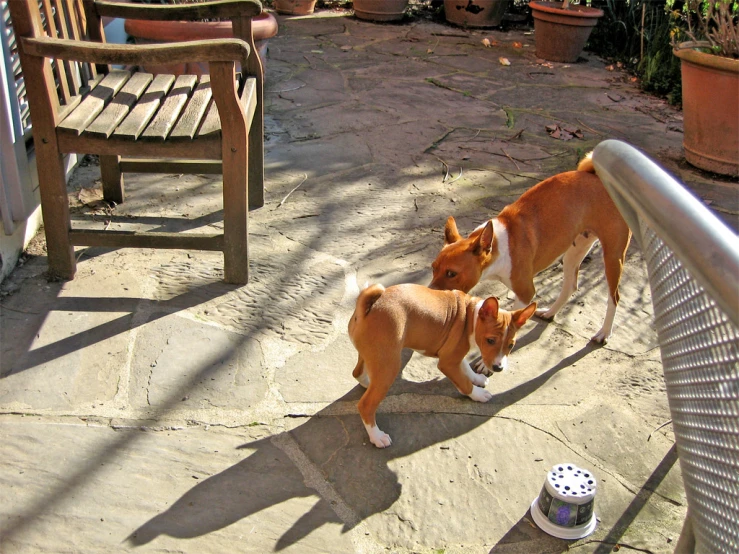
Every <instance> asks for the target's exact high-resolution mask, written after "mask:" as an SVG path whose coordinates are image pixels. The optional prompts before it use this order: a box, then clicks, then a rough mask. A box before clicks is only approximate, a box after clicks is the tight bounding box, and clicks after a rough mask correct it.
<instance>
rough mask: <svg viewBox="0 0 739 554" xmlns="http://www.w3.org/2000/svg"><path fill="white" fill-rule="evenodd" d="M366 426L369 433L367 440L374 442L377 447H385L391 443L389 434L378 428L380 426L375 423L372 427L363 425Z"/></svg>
mask: <svg viewBox="0 0 739 554" xmlns="http://www.w3.org/2000/svg"><path fill="white" fill-rule="evenodd" d="M365 427H366V428H367V434H368V435H369V440H370V442H371V443H372V444H374V445H375V446H376V447H377V448H387V447H388V446H390V445H391V444H393V441H392V440H391V439H390V435H388V434H387V433H385V432H383V431H381V430H380V428H379V427H378V426H377V425H375V426H374V427H369V426H367V425H365Z"/></svg>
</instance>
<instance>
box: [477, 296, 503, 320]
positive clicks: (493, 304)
mask: <svg viewBox="0 0 739 554" xmlns="http://www.w3.org/2000/svg"><path fill="white" fill-rule="evenodd" d="M498 307H499V306H498V299H497V298H495V296H491V297H490V298H486V299H485V302H483V303H482V306H480V312H479V313H478V315H479V317H480V319H482V320H486V319H498Z"/></svg>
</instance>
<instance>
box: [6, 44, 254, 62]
mask: <svg viewBox="0 0 739 554" xmlns="http://www.w3.org/2000/svg"><path fill="white" fill-rule="evenodd" d="M20 43H21V45H22V48H23V51H24V53H25V54H28V55H31V56H38V57H45V58H60V59H63V60H73V61H78V62H87V63H97V64H108V65H140V64H163V63H183V62H229V61H230V62H244V61H245V60H246V59H247V58H248V57H249V53H250V51H251V50H250V48H249V45H248V44H247V43H246V42H244V41H243V40H241V39H236V38H223V39H214V40H193V41H187V42H171V43H167V44H151V45H145V46H141V45H134V44H107V43H103V44H101V43H98V42H86V41H80V40H66V39H54V38H49V37H39V38H21V39H20Z"/></svg>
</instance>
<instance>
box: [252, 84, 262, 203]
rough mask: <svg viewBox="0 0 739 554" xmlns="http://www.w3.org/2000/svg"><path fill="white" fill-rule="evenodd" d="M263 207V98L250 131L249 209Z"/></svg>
mask: <svg viewBox="0 0 739 554" xmlns="http://www.w3.org/2000/svg"><path fill="white" fill-rule="evenodd" d="M258 96H259V95H258ZM262 206H264V108H263V107H262V100H261V98H258V103H257V109H256V111H255V112H254V118H253V119H252V123H251V128H250V129H249V209H256V208H261V207H262Z"/></svg>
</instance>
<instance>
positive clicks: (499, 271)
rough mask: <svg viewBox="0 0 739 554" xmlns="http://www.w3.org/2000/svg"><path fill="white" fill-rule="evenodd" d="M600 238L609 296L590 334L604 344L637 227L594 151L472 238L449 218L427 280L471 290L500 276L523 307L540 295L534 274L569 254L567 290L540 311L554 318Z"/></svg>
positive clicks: (536, 188) (433, 284) (529, 193)
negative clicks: (598, 170)
mask: <svg viewBox="0 0 739 554" xmlns="http://www.w3.org/2000/svg"><path fill="white" fill-rule="evenodd" d="M596 239H599V240H600V243H601V246H602V247H603V260H604V262H605V273H606V280H607V281H608V289H609V296H608V305H607V309H606V316H605V319H604V321H603V326H602V327H601V329H600V331H598V332H597V333H596V334H595V335H594V336H593V338H592V339H591V340H593V341H595V342H598V343H605V342H606V341H607V340H608V338H609V337H610V336H611V332H612V329H613V319H614V317H615V315H616V307H617V306H618V301H619V292H618V285H619V282H620V280H621V273H622V271H623V265H624V259H625V257H626V249H627V248H628V246H629V241H630V240H631V230H630V229H629V226H628V225H627V224H626V221H624V218H623V217H622V216H621V213H620V212H619V211H618V208H617V207H616V205H615V204H614V203H613V201H612V200H611V197H610V196H609V195H608V192H607V191H606V189H605V187H604V186H603V183H602V182H601V180H600V178H599V177H598V176H597V175H596V174H595V168H594V167H593V162H592V160H591V159H590V157H589V156H588V157H586V158H585V159H584V160H583V161H582V162H580V164H579V166H578V168H577V171H569V172H566V173H560V174H559V175H555V176H554V177H550V178H549V179H546V180H544V181H542V182H540V183H539V184H537V185H535V186H534V187H532V188H531V189H530V190H528V191H527V192H525V193H524V194H523V195H521V197H520V198H519V199H518V200H516V201H515V202H514V203H513V204H511V205H509V206H506V207H505V208H503V211H501V212H500V215H498V217H496V218H494V219H491V220H488V221H486V222H485V223H483V224H482V225H480V226H479V227H478V228H477V229H475V230H474V231H473V232H472V233H471V234H470V236H469V237H467V238H463V237H462V236H461V235H460V234H459V232H458V231H457V225H456V223H455V221H454V218H453V217H450V218H449V219H448V220H447V223H446V227H445V229H444V247H443V248H442V250H441V252H440V253H439V255H438V256H437V257H436V260H435V261H434V262H433V264H431V267H432V269H433V272H434V277H433V280H432V282H431V285H429V286H430V287H431V288H434V289H458V290H462V291H465V292H469V291H470V289H472V287H474V286H475V285H476V284H477V283H478V281H480V280H481V279H497V280H499V281H501V282H503V283H504V284H505V285H506V286H507V287H508V288H509V289H511V290H512V291H513V292H514V293H515V294H516V300H517V304H516V307H520V306H524V305H526V304H528V303H529V302H531V300H532V299H533V298H534V294H535V293H536V289H535V288H534V275H536V274H537V273H539V272H540V271H542V270H544V269H546V268H547V267H549V266H550V265H551V264H552V263H554V262H555V261H556V260H557V259H558V258H559V257H560V256H562V255H563V254H564V258H563V272H564V280H563V283H562V291H561V292H560V294H559V297H558V298H557V300H556V301H555V302H554V304H553V305H552V307H551V308H549V309H548V310H545V309H541V310H537V312H536V315H537V316H539V317H541V318H543V319H552V318H553V317H554V316H555V314H556V313H557V312H558V311H559V310H560V308H562V306H563V305H564V304H565V302H567V300H568V299H569V297H570V296H571V295H572V293H573V292H575V291H576V290H577V273H578V270H579V268H580V264H581V263H582V260H583V258H585V256H586V255H587V253H588V252H589V251H590V248H591V247H592V246H593V243H594V242H595V240H596Z"/></svg>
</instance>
